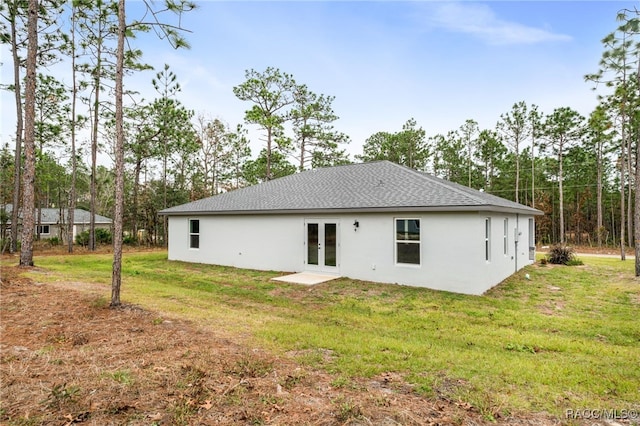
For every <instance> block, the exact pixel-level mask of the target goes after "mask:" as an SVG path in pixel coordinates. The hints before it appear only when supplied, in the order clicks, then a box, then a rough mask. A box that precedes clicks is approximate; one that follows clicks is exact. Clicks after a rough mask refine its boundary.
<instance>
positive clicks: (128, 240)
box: [122, 235, 138, 246]
mask: <svg viewBox="0 0 640 426" xmlns="http://www.w3.org/2000/svg"><path fill="white" fill-rule="evenodd" d="M122 244H126V245H128V246H135V245H137V244H138V242H137V241H136V237H134V236H133V235H125V236H124V237H123V238H122Z"/></svg>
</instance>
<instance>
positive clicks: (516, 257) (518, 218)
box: [513, 213, 520, 272]
mask: <svg viewBox="0 0 640 426" xmlns="http://www.w3.org/2000/svg"><path fill="white" fill-rule="evenodd" d="M515 234H516V235H515V237H514V239H513V241H514V244H515V259H516V269H515V271H514V272H518V240H519V239H520V214H519V213H516V229H515Z"/></svg>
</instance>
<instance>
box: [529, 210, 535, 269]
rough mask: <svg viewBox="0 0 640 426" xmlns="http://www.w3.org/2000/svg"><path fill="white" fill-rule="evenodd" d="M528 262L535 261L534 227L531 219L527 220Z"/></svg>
mask: <svg viewBox="0 0 640 426" xmlns="http://www.w3.org/2000/svg"><path fill="white" fill-rule="evenodd" d="M529 260H536V227H535V223H533V219H529Z"/></svg>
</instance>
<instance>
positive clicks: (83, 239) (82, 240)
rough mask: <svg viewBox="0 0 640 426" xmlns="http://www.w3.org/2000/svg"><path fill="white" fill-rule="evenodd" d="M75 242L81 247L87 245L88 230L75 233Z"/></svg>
mask: <svg viewBox="0 0 640 426" xmlns="http://www.w3.org/2000/svg"><path fill="white" fill-rule="evenodd" d="M76 244H78V245H79V246H82V247H86V246H87V245H89V231H82V232H80V233H79V234H76Z"/></svg>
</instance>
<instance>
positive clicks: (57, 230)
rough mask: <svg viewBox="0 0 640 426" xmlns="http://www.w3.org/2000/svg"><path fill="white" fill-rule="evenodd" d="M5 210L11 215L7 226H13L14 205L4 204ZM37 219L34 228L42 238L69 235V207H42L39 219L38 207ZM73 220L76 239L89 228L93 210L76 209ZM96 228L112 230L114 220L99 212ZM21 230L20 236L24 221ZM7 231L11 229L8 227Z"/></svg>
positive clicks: (96, 217) (19, 226) (20, 215)
mask: <svg viewBox="0 0 640 426" xmlns="http://www.w3.org/2000/svg"><path fill="white" fill-rule="evenodd" d="M4 210H5V211H6V212H7V215H8V217H9V221H8V222H7V228H10V227H11V212H12V211H13V205H12V204H7V205H5V206H4ZM35 215H36V216H35V221H36V229H35V230H34V232H35V234H36V235H37V234H38V233H39V234H40V238H42V239H46V238H53V237H58V238H60V237H64V236H66V235H67V221H68V218H69V213H68V209H58V208H42V209H40V214H39V216H40V219H39V220H38V209H37V208H36V212H35ZM18 216H19V218H20V222H22V212H21V211H20V212H19V213H18ZM73 221H74V222H75V223H74V225H73V239H74V241H75V238H76V235H77V234H79V233H81V232H83V231H85V230H88V229H89V223H90V221H91V212H88V211H86V210H83V209H75V210H74V217H73ZM95 223H96V229H97V228H103V229H108V230H111V226H112V220H111V219H109V218H108V217H104V216H100V215H99V214H97V215H96V216H95ZM18 228H19V231H20V232H18V238H20V237H21V235H20V234H21V228H22V223H19V225H18ZM6 233H7V234H8V233H9V231H8V229H7V231H6Z"/></svg>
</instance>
